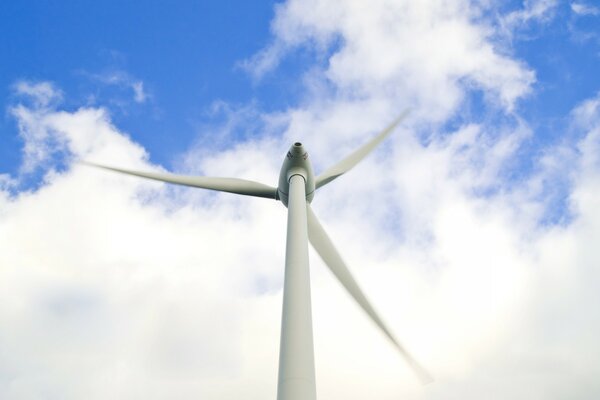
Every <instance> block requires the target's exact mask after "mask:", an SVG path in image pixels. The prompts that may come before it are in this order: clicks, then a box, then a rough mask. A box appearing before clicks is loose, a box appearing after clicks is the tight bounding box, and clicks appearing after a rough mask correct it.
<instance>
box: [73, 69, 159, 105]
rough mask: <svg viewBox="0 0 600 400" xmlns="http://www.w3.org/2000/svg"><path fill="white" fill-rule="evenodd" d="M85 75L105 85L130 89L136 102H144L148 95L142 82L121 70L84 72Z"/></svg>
mask: <svg viewBox="0 0 600 400" xmlns="http://www.w3.org/2000/svg"><path fill="white" fill-rule="evenodd" d="M85 75H86V76H88V77H90V78H92V79H93V80H96V81H98V82H101V83H103V84H106V85H111V86H116V87H121V88H126V89H128V90H130V91H131V95H132V97H133V100H134V101H135V102H136V103H140V104H142V103H145V102H146V101H147V100H148V99H149V98H150V95H149V94H148V93H147V91H146V90H145V88H144V82H143V81H141V80H139V79H137V78H135V77H133V76H132V75H131V74H129V73H128V72H125V71H122V70H111V71H107V72H103V73H86V74H85Z"/></svg>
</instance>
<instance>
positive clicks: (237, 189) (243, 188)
mask: <svg viewBox="0 0 600 400" xmlns="http://www.w3.org/2000/svg"><path fill="white" fill-rule="evenodd" d="M83 164H86V165H90V166H93V167H98V168H102V169H106V170H109V171H115V172H120V173H122V174H127V175H134V176H139V177H142V178H147V179H153V180H156V181H161V182H167V183H175V184H177V185H183V186H192V187H197V188H202V189H209V190H217V191H220V192H228V193H236V194H242V195H246V196H255V197H265V198H268V199H276V198H277V189H276V188H274V187H272V186H269V185H264V184H262V183H258V182H254V181H247V180H245V179H237V178H214V177H208V176H187V175H175V174H168V173H158V172H142V171H133V170H129V169H124V168H116V167H109V166H106V165H100V164H95V163H90V162H83Z"/></svg>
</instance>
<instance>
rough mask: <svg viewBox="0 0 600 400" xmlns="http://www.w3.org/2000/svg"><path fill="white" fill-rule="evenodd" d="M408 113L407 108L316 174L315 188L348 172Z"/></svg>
mask: <svg viewBox="0 0 600 400" xmlns="http://www.w3.org/2000/svg"><path fill="white" fill-rule="evenodd" d="M407 115H408V110H406V111H404V112H403V113H402V114H400V116H399V117H398V118H396V119H395V120H394V121H393V122H392V123H391V124H390V125H389V126H388V127H387V128H385V129H384V130H383V131H382V132H381V133H379V134H378V135H377V136H375V137H374V138H373V139H371V140H370V141H368V142H367V143H365V144H364V145H363V146H362V147H359V148H358V149H357V150H355V151H354V152H353V153H352V154H350V155H349V156H348V157H346V158H344V159H343V160H342V161H340V162H339V163H337V164H335V165H334V166H332V167H329V168H328V169H326V170H325V171H323V172H322V173H321V174H320V175H319V176H317V180H316V183H315V186H316V188H317V189H318V188H320V187H321V186H324V185H326V184H328V183H329V182H331V181H332V180H334V179H335V178H337V177H338V176H341V175H343V174H345V173H346V172H348V171H349V170H350V169H352V168H354V166H355V165H356V164H358V163H359V162H360V161H361V160H362V159H363V158H365V157H366V156H367V155H368V154H369V153H370V152H372V151H373V149H375V147H377V145H379V143H381V142H382V141H383V140H384V139H385V138H386V137H388V135H389V134H390V133H391V132H392V131H393V130H394V128H396V126H398V124H399V123H400V122H401V121H402V120H403V119H404V118H405V117H406V116H407Z"/></svg>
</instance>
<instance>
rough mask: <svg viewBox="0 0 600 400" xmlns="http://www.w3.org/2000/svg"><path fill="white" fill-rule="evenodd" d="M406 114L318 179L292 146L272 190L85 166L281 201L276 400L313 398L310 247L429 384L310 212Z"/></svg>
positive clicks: (299, 148) (301, 151)
mask: <svg viewBox="0 0 600 400" xmlns="http://www.w3.org/2000/svg"><path fill="white" fill-rule="evenodd" d="M406 114H407V112H404V113H403V114H402V115H400V116H399V117H398V118H396V120H394V121H393V122H392V123H391V124H390V125H389V126H388V127H387V128H386V129H384V130H383V131H382V132H380V133H379V134H378V135H376V136H375V137H374V138H373V139H371V140H370V141H368V142H367V143H365V144H364V145H363V146H362V147H360V148H358V149H357V150H356V151H354V152H353V153H352V154H350V155H349V156H347V157H346V158H344V159H343V160H342V161H340V162H338V163H337V164H335V165H333V166H332V167H330V168H329V169H327V170H325V171H324V172H323V173H321V174H320V175H318V176H317V177H315V176H314V173H313V169H312V166H311V163H310V159H309V157H308V153H307V152H306V149H305V148H304V145H303V144H302V143H299V142H296V143H294V144H293V145H292V146H291V147H290V150H289V151H288V153H287V155H286V158H285V159H284V161H283V165H282V167H281V172H280V175H279V183H278V186H277V188H275V187H272V186H269V185H265V184H262V183H258V182H254V181H249V180H244V179H237V178H216V177H205V176H184V175H175V174H168V173H156V172H142V171H133V170H129V169H123V168H116V167H110V166H106V165H101V164H96V163H89V162H86V163H85V164H87V165H91V166H95V167H99V168H103V169H107V170H111V171H115V172H120V173H124V174H128V175H134V176H138V177H142V178H148V179H154V180H157V181H161V182H168V183H174V184H179V185H184V186H192V187H197V188H203V189H209V190H216V191H221V192H229V193H235V194H241V195H246V196H255V197H264V198H270V199H274V200H280V201H281V202H282V203H283V204H284V205H285V206H286V207H287V208H288V218H287V240H286V252H285V278H284V286H283V310H282V318H281V341H280V349H279V377H278V383H277V400H315V399H316V396H317V394H316V384H315V361H314V348H313V332H312V314H311V300H310V275H309V268H308V242H309V241H310V243H311V244H312V246H313V247H314V249H315V250H316V251H317V253H318V254H319V256H321V258H322V259H323V261H324V262H325V264H326V265H327V266H328V267H329V269H330V270H331V272H332V273H333V274H334V275H335V277H336V278H337V279H338V281H339V282H340V283H341V284H342V286H344V287H345V288H346V290H347V291H348V293H350V295H351V296H352V297H353V298H354V300H356V302H357V303H358V304H359V305H360V306H361V308H362V309H363V310H364V311H365V312H366V313H367V315H368V316H369V317H370V318H371V320H373V322H374V323H375V324H376V325H377V326H378V327H379V328H380V329H381V330H382V332H383V333H384V334H385V336H387V337H388V339H389V340H390V341H391V342H392V344H393V345H394V346H395V347H396V349H397V350H398V351H399V352H400V353H401V354H402V356H403V357H404V359H405V360H406V362H407V363H408V365H409V366H410V367H411V369H412V370H413V371H414V372H415V373H416V374H417V376H418V377H419V379H420V380H421V382H423V383H429V382H431V381H432V378H431V376H430V375H429V373H428V372H427V371H426V370H425V369H424V368H423V367H422V366H421V365H420V364H419V363H418V362H417V361H416V360H415V359H414V358H413V357H412V356H411V355H410V353H409V352H408V351H407V350H406V349H405V348H404V346H402V345H401V344H400V342H399V341H398V340H397V339H396V338H395V337H394V335H392V333H391V331H390V330H389V329H388V328H387V326H386V325H385V324H384V323H383V321H382V319H381V318H380V317H379V315H378V314H377V312H375V309H374V308H373V307H372V306H371V304H370V303H369V301H368V300H367V298H366V297H365V295H364V294H363V291H362V290H361V289H360V287H359V286H358V284H357V283H356V281H355V280H354V277H353V276H352V274H351V273H350V270H349V269H348V267H347V266H346V263H345V262H344V260H343V259H342V257H341V256H340V254H339V253H338V251H337V250H336V248H335V246H334V245H333V243H332V242H331V239H329V236H328V235H327V233H326V232H325V230H324V229H323V227H322V226H321V224H320V222H319V220H318V219H317V217H316V216H315V214H314V212H313V210H312V208H311V206H310V203H311V201H312V200H313V198H314V195H315V191H316V189H319V188H320V187H322V186H324V185H326V184H328V183H329V182H331V181H333V180H334V179H336V178H337V177H339V176H341V175H343V174H344V173H346V172H348V171H349V170H350V169H352V168H353V167H354V166H355V165H356V164H358V163H359V162H360V161H361V160H362V159H363V158H365V157H366V156H367V155H368V154H369V153H370V152H372V151H373V149H375V147H377V145H379V144H380V143H381V142H382V141H383V140H384V139H385V138H386V137H387V136H388V135H389V134H390V133H391V132H392V131H393V130H394V128H396V126H397V125H398V124H399V123H400V121H402V119H404V117H405V116H406Z"/></svg>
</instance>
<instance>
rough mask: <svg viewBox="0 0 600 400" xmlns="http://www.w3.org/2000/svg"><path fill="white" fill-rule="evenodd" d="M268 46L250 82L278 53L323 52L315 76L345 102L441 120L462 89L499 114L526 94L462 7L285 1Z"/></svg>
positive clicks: (519, 68)
mask: <svg viewBox="0 0 600 400" xmlns="http://www.w3.org/2000/svg"><path fill="white" fill-rule="evenodd" d="M272 30H273V33H274V36H275V39H274V44H273V45H272V46H270V47H267V48H266V49H265V50H263V51H262V52H260V53H258V55H257V56H256V57H257V58H256V59H255V60H253V61H252V60H251V61H250V62H249V66H250V67H251V66H254V67H255V69H254V73H255V74H258V75H260V74H264V73H265V72H266V71H268V69H269V67H273V66H275V65H277V62H278V60H279V59H280V58H281V57H282V56H283V55H284V54H285V51H284V50H285V49H288V51H289V49H293V48H296V47H298V46H307V47H309V48H312V49H315V51H317V52H327V51H328V52H329V56H328V59H327V64H326V65H325V66H324V67H323V70H322V71H321V70H318V71H317V73H318V74H322V76H323V78H325V79H326V80H327V81H328V82H330V83H332V84H333V85H334V87H335V88H336V89H337V90H338V91H340V94H341V95H342V96H344V97H354V98H363V97H369V98H370V97H382V96H387V97H392V98H395V99H399V98H400V99H404V100H405V101H407V102H409V103H411V104H418V105H419V109H420V108H421V107H422V108H423V109H424V110H427V113H428V118H429V119H430V118H431V117H438V118H440V119H444V118H445V117H447V115H448V114H449V113H451V112H454V111H455V110H456V107H458V105H459V104H460V103H461V101H462V100H463V98H464V97H463V96H464V90H465V87H466V88H472V87H476V88H478V89H481V90H483V91H484V92H485V93H488V94H489V95H490V97H493V98H495V99H497V101H498V102H499V103H500V104H501V105H502V106H503V107H505V108H506V109H508V110H511V109H512V108H513V107H514V103H515V101H516V100H517V99H519V98H520V97H522V96H523V95H525V94H527V93H528V92H529V90H530V86H531V84H532V83H533V81H534V79H535V78H534V74H533V72H532V71H531V70H529V69H528V68H527V67H526V66H524V65H523V64H522V63H520V62H518V61H517V60H514V59H511V58H510V57H507V56H506V55H504V54H502V53H500V52H499V51H498V49H496V46H495V45H494V43H493V41H492V40H491V35H492V32H493V31H492V27H491V26H489V25H488V24H486V22H485V20H484V19H482V18H480V10H479V9H478V8H477V7H475V6H472V4H471V3H470V2H468V1H443V2H437V1H420V2H410V1H388V0H378V1H374V2H370V3H369V5H368V6H366V5H365V3H364V2H361V1H347V2H344V3H343V4H339V2H335V1H330V0H310V1H297V0H292V1H288V2H286V3H284V4H282V5H280V6H278V8H277V13H276V17H275V20H274V22H273V24H272Z"/></svg>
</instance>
